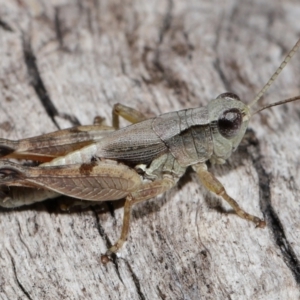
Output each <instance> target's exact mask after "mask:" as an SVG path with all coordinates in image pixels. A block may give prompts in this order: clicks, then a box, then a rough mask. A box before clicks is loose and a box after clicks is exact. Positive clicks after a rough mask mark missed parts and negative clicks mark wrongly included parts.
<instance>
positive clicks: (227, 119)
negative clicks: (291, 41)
mask: <svg viewBox="0 0 300 300" xmlns="http://www.w3.org/2000/svg"><path fill="white" fill-rule="evenodd" d="M299 47H300V39H299V40H298V41H297V43H296V44H295V46H294V47H293V48H292V50H291V51H290V52H289V53H288V55H287V56H286V57H285V59H284V60H283V62H282V63H281V65H280V66H279V67H278V68H277V70H276V71H275V73H274V74H273V75H272V76H271V78H270V79H269V80H268V82H267V83H266V84H265V86H264V87H263V88H262V89H261V91H260V92H259V93H258V94H257V95H256V97H255V98H254V99H253V100H252V101H251V102H250V104H248V105H246V104H244V103H243V102H241V101H240V98H239V97H238V96H237V95H235V94H232V93H224V94H221V95H219V96H218V97H217V98H216V99H215V100H212V101H210V103H209V105H208V113H209V121H210V124H211V126H212V134H213V154H212V156H211V158H210V161H211V162H212V163H224V162H225V160H226V159H227V158H228V157H229V156H230V155H231V153H232V151H234V150H235V149H236V148H237V146H238V145H239V143H240V142H241V140H242V138H243V136H244V134H245V132H246V129H247V127H248V123H249V120H250V118H251V117H252V116H253V115H254V114H256V113H258V112H261V111H262V110H264V109H267V108H270V107H272V106H277V105H281V104H285V103H288V102H293V101H296V100H300V96H296V97H293V98H289V99H285V100H282V101H278V102H275V103H271V104H268V105H266V106H263V107H261V108H259V109H258V110H257V111H254V112H253V111H251V108H252V107H253V106H254V104H256V103H257V102H258V101H259V100H260V99H261V97H262V96H263V95H264V94H265V92H266V91H267V90H268V89H269V87H270V86H271V85H272V83H273V82H274V81H275V79H276V78H277V76H278V75H279V73H280V72H281V71H282V70H283V68H284V67H285V66H286V64H287V63H288V62H289V60H290V59H291V58H292V56H293V55H294V54H295V53H296V51H297V50H298V48H299Z"/></svg>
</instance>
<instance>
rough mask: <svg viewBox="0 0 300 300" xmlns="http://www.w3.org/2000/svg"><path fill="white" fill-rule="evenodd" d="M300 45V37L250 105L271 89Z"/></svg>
mask: <svg viewBox="0 0 300 300" xmlns="http://www.w3.org/2000/svg"><path fill="white" fill-rule="evenodd" d="M299 47H300V39H299V40H298V42H297V43H296V45H295V46H294V47H293V49H292V50H291V51H290V52H289V53H288V55H287V56H286V58H285V59H284V60H283V62H282V63H281V65H280V66H279V68H278V69H277V70H276V72H275V73H274V74H273V75H272V77H271V78H270V79H269V81H268V82H267V83H266V85H265V86H264V87H263V88H262V89H261V91H260V92H259V93H258V94H257V95H256V97H255V98H254V100H252V101H251V102H250V104H249V105H248V107H251V106H253V105H254V104H255V103H256V102H257V101H258V100H259V99H260V98H261V97H262V95H263V94H264V93H265V92H266V91H267V90H268V89H269V87H270V86H271V84H272V83H273V82H274V80H275V79H276V78H277V76H278V75H279V74H280V72H281V71H282V70H283V68H284V67H285V66H286V64H287V63H288V62H289V61H290V59H291V58H292V57H293V55H294V54H295V53H296V52H297V50H298V48H299Z"/></svg>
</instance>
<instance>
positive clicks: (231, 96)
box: [217, 92, 241, 101]
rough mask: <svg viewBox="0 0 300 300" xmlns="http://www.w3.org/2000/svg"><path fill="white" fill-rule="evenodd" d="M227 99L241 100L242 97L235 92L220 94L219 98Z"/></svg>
mask: <svg viewBox="0 0 300 300" xmlns="http://www.w3.org/2000/svg"><path fill="white" fill-rule="evenodd" d="M221 98H222V99H225V100H238V101H241V99H240V97H239V96H238V95H236V94H234V93H229V92H227V93H223V94H220V95H219V96H218V97H217V99H221Z"/></svg>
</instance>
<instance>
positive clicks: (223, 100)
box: [208, 93, 250, 164]
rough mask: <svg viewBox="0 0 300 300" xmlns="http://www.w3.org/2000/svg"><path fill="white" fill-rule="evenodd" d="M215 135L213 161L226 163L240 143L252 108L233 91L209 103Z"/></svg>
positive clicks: (213, 134)
mask: <svg viewBox="0 0 300 300" xmlns="http://www.w3.org/2000/svg"><path fill="white" fill-rule="evenodd" d="M208 113H209V121H210V124H211V129H212V137H213V148H214V149H213V155H212V157H211V159H210V161H211V162H212V163H219V164H220V163H224V162H225V160H226V159H227V158H228V157H229V156H230V155H231V153H232V152H233V151H234V150H235V149H236V148H237V146H238V145H239V144H240V142H241V140H242V138H243V136H244V134H245V132H246V129H247V127H248V123H249V119H250V110H249V108H248V106H247V105H246V104H244V103H243V102H242V101H241V100H240V98H239V97H238V96H237V95H235V94H233V93H224V94H221V95H219V96H218V97H217V98H216V99H214V100H212V101H210V102H209V104H208Z"/></svg>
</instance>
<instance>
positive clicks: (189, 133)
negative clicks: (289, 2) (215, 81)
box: [0, 39, 300, 261]
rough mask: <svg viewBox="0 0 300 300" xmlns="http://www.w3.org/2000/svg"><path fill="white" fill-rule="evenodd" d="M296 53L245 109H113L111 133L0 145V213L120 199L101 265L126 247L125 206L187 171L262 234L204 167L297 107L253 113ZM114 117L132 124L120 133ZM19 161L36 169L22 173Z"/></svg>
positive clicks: (236, 104)
mask: <svg viewBox="0 0 300 300" xmlns="http://www.w3.org/2000/svg"><path fill="white" fill-rule="evenodd" d="M299 47H300V39H299V40H298V42H297V43H296V45H295V46H294V47H293V48H292V50H291V51H290V52H289V53H288V55H287V56H286V58H285V59H284V61H283V62H282V63H281V65H280V66H279V68H278V69H277V70H276V72H275V73H274V74H273V76H272V77H271V78H270V79H269V81H268V82H267V84H266V85H265V86H264V87H263V88H262V90H261V91H260V92H259V93H258V94H257V96H256V97H255V98H254V100H253V101H252V102H251V103H250V104H248V105H247V104H244V103H243V102H242V101H241V100H240V99H239V97H238V96H237V95H235V94H232V93H223V94H221V95H219V96H218V97H217V98H216V99H214V100H211V101H210V102H209V103H208V105H207V106H206V107H198V108H190V109H184V110H180V111H175V112H170V113H165V114H162V115H159V116H157V117H154V118H151V119H147V118H146V117H145V116H144V115H143V114H142V113H140V112H138V111H137V110H135V109H132V108H129V107H126V106H124V105H121V104H116V105H115V106H114V108H113V122H112V123H113V126H112V127H109V126H105V125H103V124H95V125H91V126H78V127H73V128H70V129H65V130H60V131H56V132H53V133H49V134H45V135H41V136H37V137H32V138H27V139H22V140H18V141H12V140H6V139H0V186H1V189H0V206H3V207H16V206H21V205H28V204H31V203H34V202H38V201H42V200H45V199H48V198H55V197H58V196H60V195H67V196H70V197H74V198H77V199H81V200H89V201H107V200H117V199H122V198H125V199H126V200H125V204H124V217H123V227H122V232H121V236H120V238H119V240H118V241H117V242H116V243H115V244H114V245H113V246H112V247H111V248H110V249H108V250H107V252H106V257H107V256H109V255H111V254H113V253H116V252H117V251H118V250H119V249H120V248H121V247H122V245H123V243H124V242H125V241H126V238H127V235H128V232H129V223H130V214H131V209H132V206H133V205H134V204H136V203H138V202H141V201H144V200H147V199H150V198H153V197H155V196H157V195H159V194H161V193H164V192H165V191H167V190H169V189H170V188H172V187H173V186H174V185H175V184H176V183H177V181H178V180H179V179H180V177H181V176H182V175H183V174H184V173H185V171H186V169H187V167H189V166H191V167H192V168H193V170H194V171H195V172H196V173H197V174H198V177H199V179H200V182H201V183H202V184H203V185H204V186H205V187H206V188H207V189H208V190H210V191H211V192H213V193H215V194H216V195H218V196H220V197H222V198H223V199H224V200H225V201H227V202H228V203H229V204H230V206H231V207H232V208H233V209H234V211H235V212H236V214H237V215H238V216H240V217H241V218H243V219H246V220H249V221H251V222H253V223H254V224H255V225H256V227H260V228H263V227H265V225H266V223H265V221H264V220H262V219H260V218H258V217H256V216H253V215H251V214H249V213H247V212H245V211H244V210H243V209H242V208H241V207H240V206H239V205H238V203H237V202H236V201H235V200H234V199H233V198H231V197H230V196H229V195H228V194H227V193H226V190H225V188H224V187H223V185H222V184H221V183H220V182H219V180H218V179H217V178H216V177H215V176H214V175H213V174H211V173H210V172H209V171H208V169H207V165H206V162H207V161H210V162H211V163H213V164H223V163H224V162H225V161H226V159H228V158H229V157H230V156H231V154H232V152H233V151H235V150H236V148H237V147H238V145H239V144H240V142H241V140H242V138H243V136H244V134H245V132H246V129H247V127H248V123H249V120H250V119H251V117H252V116H253V115H254V114H256V113H258V112H260V111H262V110H264V109H267V108H270V107H272V106H275V105H280V104H284V103H288V102H292V101H295V100H299V99H300V96H297V97H293V98H290V99H286V100H283V101H279V102H275V103H272V104H269V105H266V106H264V107H262V108H260V109H259V110H256V111H252V107H253V105H254V104H256V103H257V102H258V100H259V99H260V98H261V97H262V95H263V94H264V93H265V92H266V91H267V90H268V88H269V87H270V86H271V84H272V83H273V82H274V80H275V79H276V78H277V76H278V75H279V73H280V72H281V71H282V69H283V68H284V67H285V65H286V64H287V63H288V61H289V60H290V59H291V58H292V56H293V55H294V53H295V52H296V51H297V50H298V48H299ZM120 117H123V118H125V119H126V120H128V121H130V122H131V123H132V124H131V125H129V126H127V127H124V128H121V129H120V128H119V118H120ZM16 159H17V160H20V161H21V162H19V163H17V162H15V160H16ZM22 160H23V161H24V160H31V161H32V162H35V163H38V164H37V165H34V166H30V165H28V164H26V165H25V164H22ZM104 261H105V260H104Z"/></svg>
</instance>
